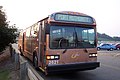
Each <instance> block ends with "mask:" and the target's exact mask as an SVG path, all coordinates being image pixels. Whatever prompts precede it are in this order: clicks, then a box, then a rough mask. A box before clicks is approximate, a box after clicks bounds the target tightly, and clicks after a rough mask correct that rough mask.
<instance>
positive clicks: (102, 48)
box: [97, 44, 116, 51]
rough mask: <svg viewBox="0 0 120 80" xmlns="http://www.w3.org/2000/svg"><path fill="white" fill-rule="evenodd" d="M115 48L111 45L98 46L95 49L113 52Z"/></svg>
mask: <svg viewBox="0 0 120 80" xmlns="http://www.w3.org/2000/svg"><path fill="white" fill-rule="evenodd" d="M115 49H116V46H114V45H112V44H102V45H100V46H98V47H97V50H109V51H112V50H115Z"/></svg>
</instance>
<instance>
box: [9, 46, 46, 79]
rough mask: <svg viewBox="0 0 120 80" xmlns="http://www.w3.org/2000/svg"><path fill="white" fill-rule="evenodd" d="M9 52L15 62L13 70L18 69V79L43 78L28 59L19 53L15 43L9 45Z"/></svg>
mask: <svg viewBox="0 0 120 80" xmlns="http://www.w3.org/2000/svg"><path fill="white" fill-rule="evenodd" d="M10 53H11V57H12V60H13V62H14V63H15V70H20V75H19V76H20V80H44V79H43V78H42V77H41V76H40V74H38V73H37V71H36V70H35V69H34V68H33V67H32V66H31V65H30V64H29V63H28V61H27V60H26V59H25V58H24V57H23V56H21V55H20V51H19V50H18V49H17V48H16V47H15V44H12V45H10Z"/></svg>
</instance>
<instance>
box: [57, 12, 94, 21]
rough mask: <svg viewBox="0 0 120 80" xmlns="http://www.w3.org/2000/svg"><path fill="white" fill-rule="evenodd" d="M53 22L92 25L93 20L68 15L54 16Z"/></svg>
mask: <svg viewBox="0 0 120 80" xmlns="http://www.w3.org/2000/svg"><path fill="white" fill-rule="evenodd" d="M55 20H57V21H68V22H80V23H93V19H92V18H91V17H89V16H80V15H70V14H60V13H59V14H56V15H55Z"/></svg>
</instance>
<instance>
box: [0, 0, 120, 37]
mask: <svg viewBox="0 0 120 80" xmlns="http://www.w3.org/2000/svg"><path fill="white" fill-rule="evenodd" d="M0 6H3V9H4V11H5V13H6V15H7V20H8V21H10V25H12V24H16V27H18V28H19V29H25V28H27V27H29V26H31V25H32V24H34V23H36V22H37V21H39V20H41V19H43V18H45V17H47V16H48V15H50V14H52V13H54V12H59V11H75V12H80V13H85V14H88V15H90V16H92V17H94V18H95V20H96V23H97V32H99V33H105V34H107V35H110V36H112V37H113V36H118V37H120V0H0Z"/></svg>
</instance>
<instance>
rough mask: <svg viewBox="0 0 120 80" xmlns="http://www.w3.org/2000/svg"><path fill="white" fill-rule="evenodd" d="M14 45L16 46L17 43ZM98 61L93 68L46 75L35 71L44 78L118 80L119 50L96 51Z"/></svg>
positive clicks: (119, 74) (47, 79) (55, 79)
mask: <svg viewBox="0 0 120 80" xmlns="http://www.w3.org/2000/svg"><path fill="white" fill-rule="evenodd" d="M14 47H15V48H17V45H14ZM98 61H99V62H100V63H101V66H100V67H99V68H97V69H95V70H89V71H79V72H74V73H64V74H54V75H47V76H45V75H44V73H43V72H41V71H40V70H38V71H37V72H38V73H39V75H41V77H42V78H43V79H44V80H120V50H119V51H117V50H115V51H98ZM29 63H30V64H31V65H32V63H31V62H30V61H29Z"/></svg>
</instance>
